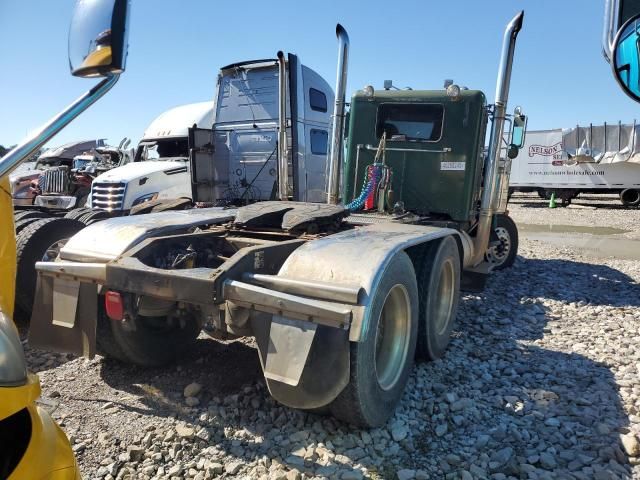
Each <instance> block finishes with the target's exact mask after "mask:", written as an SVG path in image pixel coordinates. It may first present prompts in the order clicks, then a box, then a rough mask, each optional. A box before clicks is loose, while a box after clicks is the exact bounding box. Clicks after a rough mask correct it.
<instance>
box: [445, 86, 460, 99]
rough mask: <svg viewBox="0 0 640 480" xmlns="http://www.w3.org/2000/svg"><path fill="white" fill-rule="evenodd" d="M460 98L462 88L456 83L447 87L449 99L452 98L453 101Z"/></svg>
mask: <svg viewBox="0 0 640 480" xmlns="http://www.w3.org/2000/svg"><path fill="white" fill-rule="evenodd" d="M459 96H460V87H459V86H458V85H456V84H455V83H454V84H451V85H449V86H448V87H447V97H449V98H451V99H452V100H457V99H458V97H459Z"/></svg>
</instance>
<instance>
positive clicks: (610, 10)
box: [602, 0, 620, 63]
mask: <svg viewBox="0 0 640 480" xmlns="http://www.w3.org/2000/svg"><path fill="white" fill-rule="evenodd" d="M619 12H620V0H605V2H604V25H603V28H602V55H604V58H605V60H606V61H607V62H609V63H611V57H612V55H613V41H614V39H615V38H616V33H618V30H617V28H618V21H619V18H618V15H619Z"/></svg>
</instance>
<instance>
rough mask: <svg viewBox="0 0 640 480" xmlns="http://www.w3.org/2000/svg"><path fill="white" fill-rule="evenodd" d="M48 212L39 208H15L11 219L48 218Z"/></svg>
mask: <svg viewBox="0 0 640 480" xmlns="http://www.w3.org/2000/svg"><path fill="white" fill-rule="evenodd" d="M48 217H49V214H48V213H46V212H42V211H40V210H17V211H16V212H15V213H14V214H13V220H14V221H15V222H17V221H18V220H25V219H27V218H48Z"/></svg>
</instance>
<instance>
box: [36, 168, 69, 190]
mask: <svg viewBox="0 0 640 480" xmlns="http://www.w3.org/2000/svg"><path fill="white" fill-rule="evenodd" d="M70 183H71V182H70V179H69V172H68V170H67V167H53V168H49V169H48V170H45V171H44V172H42V175H40V178H39V179H38V186H39V187H40V191H41V192H42V194H43V195H45V194H51V193H68V192H69V186H70Z"/></svg>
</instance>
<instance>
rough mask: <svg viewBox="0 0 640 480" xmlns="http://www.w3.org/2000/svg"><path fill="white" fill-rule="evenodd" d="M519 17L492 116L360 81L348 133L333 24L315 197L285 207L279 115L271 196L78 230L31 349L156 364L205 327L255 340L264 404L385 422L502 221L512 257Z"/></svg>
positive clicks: (286, 174) (479, 108)
mask: <svg viewBox="0 0 640 480" xmlns="http://www.w3.org/2000/svg"><path fill="white" fill-rule="evenodd" d="M522 21H523V13H522V12H521V13H520V14H518V15H517V16H515V17H514V18H513V19H512V20H511V21H510V22H509V24H508V25H507V27H506V31H505V34H504V40H503V48H502V56H501V63H500V68H499V72H498V80H497V88H496V98H495V102H494V104H493V105H487V102H486V98H485V95H484V94H483V93H482V92H481V91H477V90H465V89H461V88H459V87H458V86H456V85H449V86H448V87H447V88H446V89H445V90H402V91H391V90H388V91H387V90H375V89H373V87H366V88H365V89H364V90H361V91H358V92H356V93H355V95H354V96H353V97H352V99H351V103H350V110H349V115H348V122H346V118H347V116H346V114H345V86H346V80H347V63H348V57H349V38H348V35H347V33H346V31H345V30H344V29H343V28H342V27H341V26H339V25H338V27H337V31H336V32H337V37H338V45H339V48H338V51H339V59H338V69H337V81H336V89H335V92H336V95H335V102H334V105H333V123H332V125H331V135H330V142H329V144H330V149H329V160H328V164H327V165H326V166H327V191H326V203H311V202H304V201H300V200H299V198H300V197H297V196H295V192H296V191H300V189H301V188H302V187H303V186H304V183H303V184H302V185H300V184H299V182H300V180H301V178H304V176H303V175H301V174H300V173H299V174H298V175H295V174H292V173H293V172H295V168H294V165H295V159H296V157H294V158H293V163H292V161H291V160H292V158H291V157H290V156H287V155H285V153H287V152H288V151H289V145H291V144H290V143H288V141H289V138H286V137H287V136H286V133H287V129H286V128H285V126H286V127H287V128H288V127H289V122H288V121H287V122H284V121H283V122H280V123H281V129H280V130H279V131H278V136H279V138H280V141H279V143H278V148H279V151H278V169H277V173H278V178H277V195H278V197H279V200H278V201H263V202H256V203H253V204H250V205H247V206H243V207H240V208H237V209H235V210H234V209H220V208H217V209H216V208H203V209H193V210H186V211H174V212H163V213H155V214H154V213H152V214H149V215H142V216H139V217H124V218H119V219H112V220H108V221H106V222H101V223H98V224H96V225H93V226H91V227H89V228H87V229H85V230H84V231H83V232H82V233H81V234H80V235H78V236H76V237H74V238H72V239H71V240H70V241H69V242H68V243H67V244H66V246H65V247H64V248H63V249H62V250H61V252H60V256H59V258H58V260H57V261H56V262H49V263H38V265H37V269H38V273H39V286H38V290H37V295H36V304H37V308H35V309H34V314H33V316H32V319H31V330H30V337H29V338H30V344H31V345H32V346H36V347H39V348H45V349H53V350H58V351H64V352H72V353H75V354H84V355H87V356H93V355H94V354H95V353H96V348H97V347H96V344H97V345H98V347H99V348H100V350H101V351H102V352H103V353H105V354H106V355H109V356H112V357H115V358H118V359H120V360H123V361H125V362H132V363H136V364H139V365H159V364H162V363H166V362H169V361H171V360H173V359H175V358H176V357H178V356H179V355H181V354H183V353H185V352H186V350H187V349H188V348H189V347H190V346H191V345H192V344H193V342H194V341H195V339H196V337H197V336H198V335H199V333H200V332H201V330H202V329H204V331H205V332H208V333H211V334H212V335H214V336H221V337H226V338H230V337H231V338H233V337H245V336H248V337H253V338H255V342H256V345H257V350H258V355H259V358H260V363H261V366H262V369H263V372H264V378H265V380H266V383H267V386H268V388H269V391H270V393H271V395H272V396H273V397H274V398H275V399H276V400H277V401H279V402H281V403H282V404H284V405H287V406H289V407H293V408H299V409H305V410H314V411H318V410H319V409H320V410H325V411H327V410H328V411H330V413H331V414H333V415H334V416H335V417H337V418H340V419H342V420H345V421H347V422H351V423H353V424H356V425H360V426H366V427H371V426H378V425H381V424H383V423H384V422H385V421H386V419H387V418H388V417H389V416H390V415H391V414H392V413H393V411H394V408H395V406H396V404H397V403H398V401H399V399H400V396H401V395H402V393H403V390H404V388H405V385H406V382H407V379H408V376H409V373H410V371H411V368H412V365H413V362H414V358H415V357H416V356H418V357H420V358H425V359H436V358H439V357H441V356H442V355H443V354H444V353H445V350H446V348H447V345H448V343H449V339H450V334H451V331H452V329H453V326H454V321H455V317H456V309H457V305H458V300H459V291H460V285H461V282H464V283H468V284H469V285H470V286H472V287H476V288H479V287H480V286H482V284H483V281H484V280H485V279H486V278H487V276H488V275H489V274H490V272H491V270H492V269H493V268H494V267H495V266H496V263H495V259H496V258H497V256H498V255H502V254H503V253H504V252H503V251H502V250H501V251H500V252H499V251H498V248H497V247H498V246H499V245H502V244H503V243H504V242H503V241H502V240H501V239H500V237H499V235H496V231H498V228H502V229H503V230H504V231H505V232H506V235H507V239H508V241H509V242H511V243H510V244H509V245H510V248H511V249H512V250H510V251H511V252H513V250H514V249H515V247H516V245H515V242H516V239H517V230H516V228H515V224H514V223H513V221H512V220H511V219H510V218H509V217H508V215H507V214H506V211H505V207H506V198H507V189H508V168H505V159H506V158H507V157H509V158H513V157H515V155H516V154H517V151H518V148H519V147H521V143H522V139H523V138H524V132H523V131H522V130H523V128H524V127H523V125H525V124H526V122H525V121H524V116H523V115H522V114H521V112H520V111H519V110H518V112H517V114H516V115H514V116H512V115H508V114H507V113H506V112H507V100H508V95H509V84H510V78H511V70H512V64H513V55H514V51H515V44H516V37H517V35H518V32H519V31H520V29H521V26H522ZM282 69H283V70H284V67H282ZM279 79H280V84H281V85H282V84H283V83H285V82H286V80H287V78H286V76H285V75H282V74H281V75H279ZM290 81H291V80H290V79H289V82H288V83H287V84H286V85H283V86H282V88H283V89H284V88H285V87H286V88H289V89H292V88H293V87H292V85H291V83H290ZM281 98H282V97H281ZM279 103H280V108H279V109H280V111H281V113H283V112H285V111H286V109H287V105H285V104H283V103H285V102H279ZM284 116H285V115H284V114H283V115H282V117H281V118H284ZM515 120H517V121H515ZM489 121H490V122H491V130H490V137H489V138H490V140H489V147H488V154H486V155H485V154H484V140H485V134H486V129H487V126H488V122H489ZM345 123H348V125H347V126H346V128H345ZM507 123H510V124H513V127H512V128H511V129H510V131H511V135H510V137H511V138H512V141H511V142H510V143H511V144H510V145H509V144H505V142H504V140H503V138H504V137H503V135H504V132H505V125H506V124H507ZM216 134H217V131H215V130H214V132H213V133H212V135H216ZM204 137H205V138H204V139H202V141H200V142H197V144H201V145H200V147H198V148H195V147H194V150H196V151H195V152H194V156H195V155H196V154H197V153H198V152H201V153H202V152H204V153H205V154H206V153H207V151H209V152H210V154H211V155H212V156H213V158H212V161H213V162H214V163H213V164H212V165H210V168H209V170H208V172H209V173H208V174H207V173H206V169H200V170H199V172H198V176H197V177H196V178H194V179H193V181H194V183H198V182H205V181H206V177H207V175H208V176H209V182H210V185H211V186H213V185H215V184H216V182H220V181H221V180H224V178H221V177H224V172H219V171H218V172H216V169H215V162H216V160H217V157H216V155H217V154H218V150H215V151H213V148H212V143H211V137H209V138H208V139H207V138H206V137H207V135H204ZM345 141H346V149H345V143H344V142H345ZM285 144H286V145H285ZM285 147H286V148H285ZM344 152H346V157H344V158H343V156H344ZM196 161H197V159H196ZM203 164H204V162H203ZM196 170H198V168H196ZM200 174H202V176H200ZM292 182H293V184H292ZM296 184H297V185H296ZM341 185H342V187H341ZM205 190H206V189H205ZM210 192H211V188H209V189H208V190H206V191H205V193H206V194H208V195H211V193H210ZM292 194H293V196H292ZM195 200H197V198H196V199H195ZM509 245H502V247H504V248H506V247H507V246H509ZM492 252H493V253H492ZM212 368H224V366H213V365H212Z"/></svg>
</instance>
